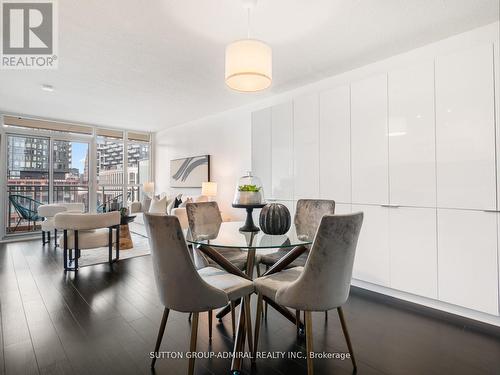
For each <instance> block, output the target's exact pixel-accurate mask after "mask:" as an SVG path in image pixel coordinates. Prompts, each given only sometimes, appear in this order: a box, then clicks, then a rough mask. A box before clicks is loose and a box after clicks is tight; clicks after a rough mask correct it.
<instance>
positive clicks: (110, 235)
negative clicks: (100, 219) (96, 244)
mask: <svg viewBox="0 0 500 375" xmlns="http://www.w3.org/2000/svg"><path fill="white" fill-rule="evenodd" d="M108 253H109V254H108V257H109V264H112V263H113V229H112V228H109V233H108Z"/></svg>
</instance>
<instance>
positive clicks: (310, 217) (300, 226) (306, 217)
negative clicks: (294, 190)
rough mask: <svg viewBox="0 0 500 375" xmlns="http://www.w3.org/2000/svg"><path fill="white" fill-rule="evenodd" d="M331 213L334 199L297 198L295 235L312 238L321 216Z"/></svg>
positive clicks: (333, 207) (333, 212)
mask: <svg viewBox="0 0 500 375" xmlns="http://www.w3.org/2000/svg"><path fill="white" fill-rule="evenodd" d="M333 214H335V201H333V200H326V199H299V200H298V201H297V208H296V210H295V217H294V224H295V229H296V231H297V235H299V236H301V237H305V238H307V239H309V240H312V239H313V238H314V236H315V235H316V231H317V230H318V227H319V223H320V222H321V218H322V217H323V216H325V215H333Z"/></svg>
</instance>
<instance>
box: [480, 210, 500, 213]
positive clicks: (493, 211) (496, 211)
mask: <svg viewBox="0 0 500 375" xmlns="http://www.w3.org/2000/svg"><path fill="white" fill-rule="evenodd" d="M483 212H492V213H499V212H500V211H498V210H483Z"/></svg>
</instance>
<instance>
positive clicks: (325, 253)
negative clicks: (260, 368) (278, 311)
mask: <svg viewBox="0 0 500 375" xmlns="http://www.w3.org/2000/svg"><path fill="white" fill-rule="evenodd" d="M362 223H363V213H362V212H358V213H354V214H349V215H325V216H323V218H322V219H321V224H320V226H319V228H318V232H317V233H316V237H315V238H314V242H313V244H312V247H311V252H310V254H309V257H308V258H307V261H306V264H305V266H304V270H303V272H302V274H301V275H300V277H299V278H298V279H297V280H296V281H294V282H293V283H291V284H290V285H288V286H286V287H283V288H281V289H279V290H278V292H277V294H276V302H278V303H279V304H280V305H284V306H289V307H292V308H295V309H299V310H305V311H326V310H330V309H333V308H336V307H339V306H342V305H343V304H344V303H345V302H346V301H347V297H348V296H349V289H350V285H351V278H352V268H353V264H354V254H355V252H356V245H357V243H358V237H359V231H360V230H361V225H362Z"/></svg>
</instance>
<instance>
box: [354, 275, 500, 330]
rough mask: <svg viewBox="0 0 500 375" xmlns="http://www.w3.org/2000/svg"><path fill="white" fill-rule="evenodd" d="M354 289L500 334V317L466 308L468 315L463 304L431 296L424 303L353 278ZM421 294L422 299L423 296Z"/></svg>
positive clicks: (463, 325) (458, 324)
mask: <svg viewBox="0 0 500 375" xmlns="http://www.w3.org/2000/svg"><path fill="white" fill-rule="evenodd" d="M375 289H377V290H375ZM351 293H352V294H353V295H358V296H362V297H363V298H368V299H372V300H374V301H376V302H380V303H384V304H388V305H392V306H395V307H397V308H400V309H404V310H407V311H411V312H414V313H417V314H421V315H425V316H429V317H431V318H433V319H439V320H440V321H443V322H445V323H448V324H451V325H454V326H456V327H460V328H462V329H467V330H470V331H475V332H479V333H481V334H487V335H489V336H493V337H496V338H500V317H496V316H491V315H488V314H484V313H480V312H476V311H471V310H468V311H467V312H466V313H468V314H469V315H468V316H467V315H465V314H464V312H463V310H464V309H463V308H459V307H453V306H450V305H449V304H445V303H443V302H440V301H435V300H430V301H432V304H433V306H429V305H427V304H423V303H422V302H421V301H418V302H417V301H412V300H411V299H412V297H413V299H414V298H415V297H416V296H412V295H409V294H407V293H403V292H399V291H394V290H393V289H389V288H384V287H380V286H378V285H372V284H369V283H365V282H361V281H359V280H353V283H352V287H351ZM396 294H397V296H396ZM419 298H420V299H421V298H423V297H419ZM452 309H456V310H460V312H454V311H450V310H452ZM465 310H467V309H465Z"/></svg>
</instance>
